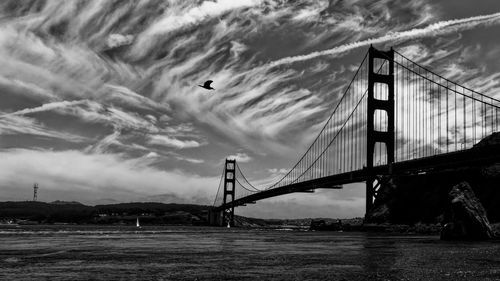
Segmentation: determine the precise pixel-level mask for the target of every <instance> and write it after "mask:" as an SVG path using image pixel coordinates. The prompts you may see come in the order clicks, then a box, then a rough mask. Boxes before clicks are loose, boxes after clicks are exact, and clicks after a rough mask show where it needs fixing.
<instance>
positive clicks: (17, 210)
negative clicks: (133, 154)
mask: <svg viewBox="0 0 500 281" xmlns="http://www.w3.org/2000/svg"><path fill="white" fill-rule="evenodd" d="M208 209H209V206H201V205H191V204H163V203H120V204H109V205H97V206H86V205H83V204H81V203H79V202H74V201H72V202H65V201H54V202H52V203H45V202H33V201H23V202H0V221H11V220H13V221H16V222H30V223H78V224H81V223H86V224H90V223H92V224H135V220H136V219H137V217H140V218H141V223H143V224H183V225H189V224H204V223H206V213H207V211H208Z"/></svg>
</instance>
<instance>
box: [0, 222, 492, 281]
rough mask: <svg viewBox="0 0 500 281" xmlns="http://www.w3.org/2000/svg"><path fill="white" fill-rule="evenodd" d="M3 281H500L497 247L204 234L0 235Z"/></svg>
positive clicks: (311, 235) (44, 231)
mask: <svg viewBox="0 0 500 281" xmlns="http://www.w3.org/2000/svg"><path fill="white" fill-rule="evenodd" d="M0 241H1V244H0V280H256V279H257V278H258V279H260V280H500V242H498V241H490V242H468V243H456V242H443V241H440V240H439V239H438V237H436V236H401V235H386V234H384V235H381V234H367V233H349V232H344V233H338V232H299V231H276V230H272V231H271V230H242V229H235V228H231V229H227V228H204V227H145V228H142V229H141V230H137V229H136V228H135V227H111V226H108V227H95V226H94V227H91V226H22V227H1V228H0Z"/></svg>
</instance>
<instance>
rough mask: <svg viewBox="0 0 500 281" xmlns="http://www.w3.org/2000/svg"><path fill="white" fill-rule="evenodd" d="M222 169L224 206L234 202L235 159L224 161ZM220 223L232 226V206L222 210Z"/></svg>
mask: <svg viewBox="0 0 500 281" xmlns="http://www.w3.org/2000/svg"><path fill="white" fill-rule="evenodd" d="M225 165H226V166H225V169H224V205H225V204H226V203H229V202H232V201H234V200H235V196H234V192H235V189H236V185H235V181H236V174H235V171H236V159H233V160H230V159H226V164H225ZM222 223H223V224H224V225H223V226H225V225H230V226H234V206H232V207H231V208H229V209H226V210H223V213H222Z"/></svg>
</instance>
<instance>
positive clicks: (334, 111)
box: [264, 51, 369, 190]
mask: <svg viewBox="0 0 500 281" xmlns="http://www.w3.org/2000/svg"><path fill="white" fill-rule="evenodd" d="M368 53H369V52H368V51H367V52H366V54H365V56H364V57H363V60H362V61H361V63H360V65H359V67H358V69H357V70H356V73H355V74H354V77H353V79H351V82H350V83H349V85H348V86H347V88H346V90H345V91H344V94H343V95H342V97H341V98H340V101H339V102H338V103H337V106H336V107H335V109H334V110H333V112H332V114H330V117H329V118H328V120H327V121H326V122H325V125H324V126H323V128H322V129H321V131H320V132H319V134H318V135H317V136H316V138H315V139H314V141H313V142H312V143H311V145H310V146H309V148H308V149H307V150H306V152H305V153H304V154H303V155H302V157H301V158H300V159H299V161H297V163H295V165H294V166H293V167H292V168H291V169H290V170H289V171H288V172H287V173H286V174H285V175H284V176H283V177H282V178H281V179H279V180H278V181H277V182H276V183H274V184H272V185H270V186H269V187H267V188H264V189H266V190H267V189H271V188H273V187H275V186H276V185H278V184H279V183H280V182H281V181H283V180H284V179H285V178H286V177H287V176H288V175H289V174H290V173H291V172H292V171H293V170H294V169H295V168H296V167H297V166H298V165H299V163H300V162H301V161H302V160H303V159H304V157H305V156H306V155H307V153H308V152H309V151H310V150H311V148H312V147H313V145H314V144H315V143H316V141H317V140H318V138H319V137H320V136H321V134H322V133H323V132H324V130H325V128H326V127H327V126H328V124H329V123H330V120H331V119H332V118H333V116H334V115H335V113H336V112H337V110H338V108H339V107H340V104H341V103H342V101H343V100H344V98H345V97H346V96H347V94H348V92H349V90H350V88H351V86H352V83H353V81H354V80H355V79H356V77H357V76H358V73H359V70H360V69H361V67H362V66H363V64H364V62H365V61H366V58H367V57H368Z"/></svg>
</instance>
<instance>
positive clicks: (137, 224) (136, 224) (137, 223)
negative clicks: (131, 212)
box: [135, 217, 141, 228]
mask: <svg viewBox="0 0 500 281" xmlns="http://www.w3.org/2000/svg"><path fill="white" fill-rule="evenodd" d="M135 226H137V227H139V228H140V227H141V225H140V224H139V217H137V222H136V223H135Z"/></svg>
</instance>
